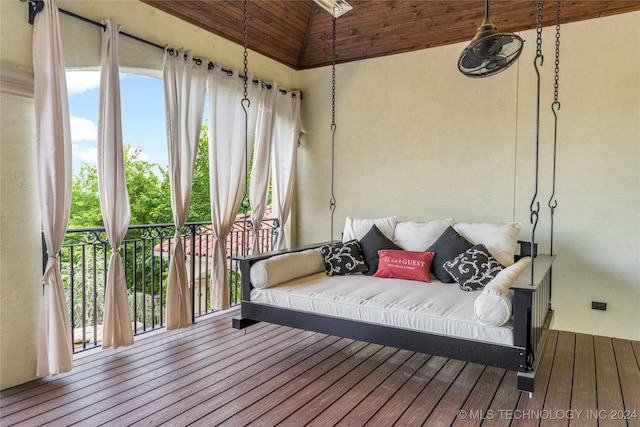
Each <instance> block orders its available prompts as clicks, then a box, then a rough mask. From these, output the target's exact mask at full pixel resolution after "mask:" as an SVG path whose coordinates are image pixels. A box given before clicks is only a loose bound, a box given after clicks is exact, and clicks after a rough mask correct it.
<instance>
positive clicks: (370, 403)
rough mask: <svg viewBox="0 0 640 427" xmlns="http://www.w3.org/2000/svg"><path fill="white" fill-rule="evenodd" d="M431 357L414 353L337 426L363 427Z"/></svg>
mask: <svg viewBox="0 0 640 427" xmlns="http://www.w3.org/2000/svg"><path fill="white" fill-rule="evenodd" d="M430 357H431V356H430V355H428V354H424V353H413V354H412V355H411V357H410V358H409V359H408V360H407V361H406V362H405V363H403V364H402V366H400V367H399V368H398V369H396V370H395V371H394V372H393V374H391V375H390V376H389V377H388V378H387V379H385V380H384V381H383V382H382V383H381V384H380V385H379V386H378V387H377V388H376V389H375V390H373V391H372V392H371V393H370V394H369V395H368V396H367V397H366V398H365V399H364V400H363V401H362V402H360V403H358V404H357V405H356V406H354V407H353V408H352V409H351V411H350V412H349V413H348V414H347V415H345V416H344V417H343V418H342V419H341V420H340V421H339V422H338V423H337V424H336V425H337V426H361V425H364V424H365V423H366V422H367V421H369V420H370V419H371V417H373V416H374V415H375V413H376V412H378V410H379V409H380V408H381V407H382V406H384V405H385V404H386V403H387V402H388V401H389V399H391V397H392V396H393V395H394V393H396V391H398V390H399V389H400V388H402V387H403V386H404V385H405V383H406V382H407V381H410V379H411V378H412V377H413V376H414V375H415V374H416V372H417V371H418V370H419V369H420V367H422V366H423V365H424V364H425V363H426V361H427V360H429V358H430Z"/></svg>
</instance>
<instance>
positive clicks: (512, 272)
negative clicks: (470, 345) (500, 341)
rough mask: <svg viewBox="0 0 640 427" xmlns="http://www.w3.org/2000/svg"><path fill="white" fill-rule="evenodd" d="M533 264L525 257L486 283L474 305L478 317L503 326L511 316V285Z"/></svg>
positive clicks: (489, 323)
mask: <svg viewBox="0 0 640 427" xmlns="http://www.w3.org/2000/svg"><path fill="white" fill-rule="evenodd" d="M529 264H531V258H530V257H524V258H521V259H520V260H518V262H516V263H515V264H513V265H511V266H509V267H507V268H505V269H504V270H502V271H501V272H500V273H498V274H497V275H496V277H495V278H494V279H493V280H492V281H491V282H489V283H487V284H486V286H485V287H484V289H483V290H482V292H481V293H480V295H479V296H478V298H476V301H475V303H474V305H473V310H474V311H475V313H476V316H478V319H479V320H480V321H481V322H482V323H484V324H485V325H491V326H502V325H504V324H505V323H507V321H508V320H509V318H510V317H511V307H512V301H511V300H512V296H511V291H510V289H509V288H510V287H511V285H512V284H513V282H514V281H515V280H516V278H517V277H518V276H520V274H521V273H522V272H523V271H524V270H525V269H526V268H527V267H528V266H529Z"/></svg>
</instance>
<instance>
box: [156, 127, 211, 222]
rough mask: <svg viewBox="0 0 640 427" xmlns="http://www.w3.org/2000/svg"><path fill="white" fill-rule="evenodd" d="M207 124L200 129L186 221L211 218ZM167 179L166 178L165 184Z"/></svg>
mask: <svg viewBox="0 0 640 427" xmlns="http://www.w3.org/2000/svg"><path fill="white" fill-rule="evenodd" d="M207 132H208V126H207V125H206V124H203V125H202V128H201V129H200V143H199V144H198V155H197V157H196V166H195V170H194V173H193V185H192V186H191V207H190V208H189V215H188V216H187V222H201V221H209V220H211V204H210V203H211V202H210V201H211V193H210V192H209V135H208V133H207ZM168 185H169V180H167V186H168Z"/></svg>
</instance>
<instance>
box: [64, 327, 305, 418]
mask: <svg viewBox="0 0 640 427" xmlns="http://www.w3.org/2000/svg"><path fill="white" fill-rule="evenodd" d="M300 332H301V331H300V330H296V329H293V330H288V331H284V332H282V331H280V332H279V331H278V330H275V331H273V334H274V335H271V336H269V339H267V340H265V341H263V342H261V343H260V344H257V345H254V346H252V347H250V348H247V349H244V350H243V351H240V352H238V353H236V354H229V353H225V354H216V355H215V356H208V355H206V354H198V355H196V357H197V358H198V359H197V362H194V364H193V365H190V366H187V367H185V369H181V370H180V371H176V372H173V373H169V374H167V375H163V376H162V377H159V378H157V379H151V380H146V381H141V382H140V385H138V386H136V387H134V388H131V389H129V390H127V391H126V392H123V393H120V394H118V396H117V400H118V404H119V405H120V407H121V408H122V411H121V412H126V415H125V416H124V417H122V418H124V419H123V420H122V421H123V422H124V424H121V425H129V424H131V423H133V422H135V421H137V420H139V419H141V418H144V417H145V416H149V417H150V420H149V421H147V422H148V423H149V424H152V425H158V424H159V423H160V422H162V420H164V419H172V418H174V417H175V416H177V415H180V414H181V413H182V412H183V408H184V406H186V405H185V402H190V399H189V398H190V397H192V396H193V395H194V394H197V396H198V397H197V399H198V400H201V399H204V400H206V398H207V397H209V396H210V395H211V394H216V393H220V392H224V391H226V388H227V387H228V386H227V379H228V378H230V377H232V376H233V375H234V374H236V373H237V372H239V371H241V370H243V369H249V370H251V371H252V372H257V371H258V368H256V367H257V366H263V365H261V364H263V363H264V360H270V358H271V357H272V356H276V357H277V356H281V357H286V355H290V354H292V353H293V351H291V348H292V347H293V346H295V345H296V344H300V343H301V342H305V343H307V342H308V340H309V338H310V337H314V336H315V334H314V333H313V332H308V331H304V332H303V333H300ZM287 349H288V350H289V352H288V353H287V352H286V350H287ZM282 352H285V355H284V356H282ZM265 364H266V365H267V366H266V367H269V366H268V364H269V362H267V363H265ZM263 367H264V366H263ZM211 378H215V379H216V380H215V381H212V380H211ZM147 402H154V405H153V406H151V407H150V406H149V405H146V404H145V403H147ZM101 406H102V405H101ZM104 406H106V405H103V407H104ZM90 409H91V408H87V410H90ZM83 412H85V411H78V412H77V413H74V414H73V415H74V416H73V417H71V418H72V419H74V418H76V417H77V418H80V419H84V420H85V421H88V422H90V423H93V422H94V420H96V421H98V420H99V421H100V422H105V421H108V420H110V419H111V417H112V416H113V415H115V414H111V413H100V414H95V415H94V414H91V415H88V414H83ZM76 414H77V415H76ZM116 424H120V422H118V423H116Z"/></svg>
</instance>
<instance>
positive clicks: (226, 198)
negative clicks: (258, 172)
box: [207, 65, 259, 310]
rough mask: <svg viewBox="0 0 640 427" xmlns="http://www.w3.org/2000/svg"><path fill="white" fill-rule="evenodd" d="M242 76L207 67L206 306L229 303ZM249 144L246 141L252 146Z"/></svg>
mask: <svg viewBox="0 0 640 427" xmlns="http://www.w3.org/2000/svg"><path fill="white" fill-rule="evenodd" d="M248 78H249V87H248V90H249V99H253V100H255V99H256V93H257V92H256V91H257V89H258V87H259V86H256V85H254V84H252V76H251V75H249V76H248ZM243 85H244V82H243V80H242V79H241V78H240V77H239V76H238V71H237V70H233V72H229V73H227V72H226V71H224V70H222V69H221V68H220V67H219V66H218V65H216V66H215V67H214V69H213V70H211V71H210V72H209V77H208V78H207V93H208V96H209V123H210V125H209V181H210V182H209V185H210V192H211V223H212V229H213V237H214V246H213V251H212V255H213V274H212V275H211V307H212V308H213V309H215V310H225V309H227V308H229V282H228V278H227V257H226V240H227V236H228V234H229V231H230V230H231V227H232V226H233V222H234V220H235V218H236V215H237V212H238V208H239V206H240V202H241V201H242V197H243V194H244V189H245V186H246V179H247V167H246V165H247V163H248V162H247V160H248V155H249V153H248V150H247V147H246V144H245V129H246V122H245V115H244V112H243V109H242V104H241V100H242V98H243V90H244V88H243ZM254 104H255V103H254ZM248 110H249V116H250V117H249V126H248V127H249V129H248V132H247V134H248V135H249V144H251V145H252V144H253V140H254V136H255V128H254V129H253V130H252V129H251V127H252V126H251V123H255V115H256V114H257V112H256V111H257V108H256V107H255V106H250V107H249V109H248ZM251 145H250V146H251Z"/></svg>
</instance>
